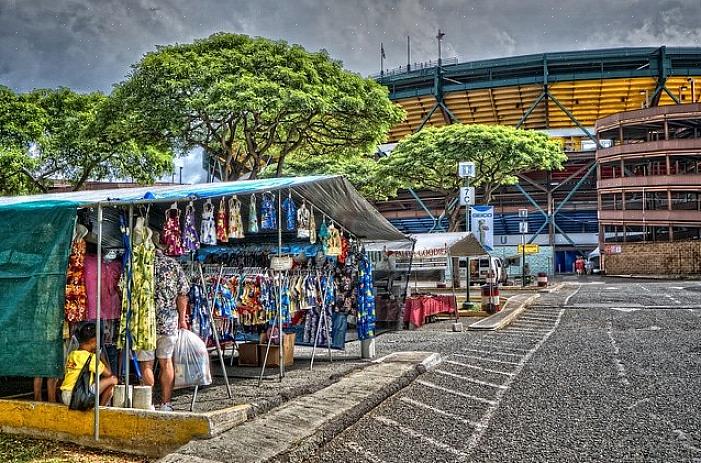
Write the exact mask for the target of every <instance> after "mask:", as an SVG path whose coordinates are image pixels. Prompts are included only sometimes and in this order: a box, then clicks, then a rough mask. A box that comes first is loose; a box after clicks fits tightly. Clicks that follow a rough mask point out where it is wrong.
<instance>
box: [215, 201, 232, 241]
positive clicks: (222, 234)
mask: <svg viewBox="0 0 701 463" xmlns="http://www.w3.org/2000/svg"><path fill="white" fill-rule="evenodd" d="M227 225H228V223H227V220H226V203H225V202H224V197H222V199H221V200H219V209H218V210H217V240H218V241H219V242H220V243H226V242H228V241H229V233H228V230H227Z"/></svg>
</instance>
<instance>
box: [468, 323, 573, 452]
mask: <svg viewBox="0 0 701 463" xmlns="http://www.w3.org/2000/svg"><path fill="white" fill-rule="evenodd" d="M564 312H565V309H561V310H560V313H559V314H558V316H557V320H556V321H555V325H553V327H552V328H551V329H550V331H548V332H547V333H546V334H545V336H543V339H541V340H540V341H539V342H538V343H537V344H536V345H535V346H533V348H532V349H531V350H529V351H528V353H527V354H526V355H525V356H524V357H523V359H521V361H520V362H519V363H518V367H517V368H516V370H514V375H513V376H511V377H509V378H508V379H507V380H506V382H505V383H504V386H506V389H508V388H509V387H510V386H511V384H512V383H513V381H514V379H515V378H516V376H517V375H518V374H519V373H520V372H521V370H523V367H524V365H525V364H526V362H528V360H530V358H531V357H532V356H533V354H534V353H535V352H536V351H537V350H538V349H540V347H541V346H542V345H543V344H544V343H545V341H547V340H548V338H549V337H550V336H552V334H553V333H554V332H555V330H556V329H557V327H558V325H559V324H560V320H562V314H563V313H564ZM506 389H499V390H498V391H497V394H496V398H495V401H494V404H492V405H491V406H490V407H489V409H487V412H486V413H485V414H484V415H483V416H482V419H481V420H480V422H479V426H477V429H475V431H474V432H473V433H472V435H471V436H470V439H469V440H468V444H467V453H468V455H469V454H470V453H472V452H473V451H474V450H475V448H476V447H477V445H478V444H479V442H480V440H481V439H482V436H483V435H484V433H485V432H486V431H487V427H488V426H489V422H490V421H491V420H492V417H493V416H494V413H496V411H497V409H498V408H499V404H500V403H501V400H502V399H503V397H504V393H505V392H506Z"/></svg>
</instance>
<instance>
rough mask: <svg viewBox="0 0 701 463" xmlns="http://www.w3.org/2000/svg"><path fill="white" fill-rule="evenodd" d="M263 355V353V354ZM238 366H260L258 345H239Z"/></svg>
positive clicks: (253, 343) (255, 343)
mask: <svg viewBox="0 0 701 463" xmlns="http://www.w3.org/2000/svg"><path fill="white" fill-rule="evenodd" d="M263 354H265V352H263ZM239 366H240V367H257V366H260V359H259V357H258V343H257V342H245V343H242V344H239Z"/></svg>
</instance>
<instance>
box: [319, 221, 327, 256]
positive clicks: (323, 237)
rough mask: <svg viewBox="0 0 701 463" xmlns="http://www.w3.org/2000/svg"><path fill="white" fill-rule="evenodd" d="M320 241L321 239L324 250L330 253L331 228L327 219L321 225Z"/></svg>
mask: <svg viewBox="0 0 701 463" xmlns="http://www.w3.org/2000/svg"><path fill="white" fill-rule="evenodd" d="M318 236H319V241H321V246H322V248H323V250H324V254H328V253H327V251H328V246H329V243H328V240H329V228H328V227H327V226H326V220H324V221H323V222H321V226H320V227H319V234H318Z"/></svg>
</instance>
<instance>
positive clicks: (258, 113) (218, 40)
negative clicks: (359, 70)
mask: <svg viewBox="0 0 701 463" xmlns="http://www.w3.org/2000/svg"><path fill="white" fill-rule="evenodd" d="M113 95H114V97H115V104H117V105H118V106H119V108H120V111H121V112H123V113H124V114H128V118H127V120H126V122H127V123H128V124H129V126H130V128H131V131H132V133H134V134H138V136H139V137H140V138H141V139H145V140H149V141H156V142H159V143H160V142H167V143H168V145H169V146H171V147H173V148H174V149H177V150H180V151H181V152H185V151H188V150H190V149H193V148H198V147H199V148H202V149H203V150H204V152H205V154H206V155H207V156H209V157H210V158H218V159H220V160H221V161H222V165H223V169H222V172H221V173H220V175H221V177H222V179H223V180H235V179H238V178H240V177H242V176H244V175H249V176H250V177H252V178H255V177H256V176H257V175H258V174H259V172H260V171H261V170H262V169H264V168H265V167H266V166H268V165H274V166H275V169H276V174H281V173H282V172H283V167H284V163H285V160H286V158H287V156H288V155H290V154H293V153H304V154H306V155H320V154H328V153H332V152H335V151H338V150H345V149H355V150H358V151H359V152H368V151H371V150H372V149H374V147H375V146H376V145H377V144H378V143H380V142H382V141H383V140H384V137H385V134H386V133H387V131H388V130H389V128H390V127H391V126H392V125H394V124H395V123H397V122H399V121H400V120H401V119H402V117H403V111H402V110H401V108H399V107H398V106H396V105H394V104H393V103H391V102H390V100H389V98H388V96H387V89H386V88H384V87H383V86H381V85H379V84H378V83H376V82H374V81H373V80H371V79H365V78H362V77H360V76H359V75H357V74H353V73H350V72H347V71H345V70H344V69H343V67H342V65H341V63H339V62H338V61H334V60H332V59H330V57H329V55H328V54H327V53H326V52H325V51H320V52H316V53H311V52H308V51H306V50H305V49H304V48H302V47H301V46H299V45H290V44H288V43H286V42H282V41H271V40H267V39H264V38H252V37H248V36H245V35H237V34H225V33H219V34H215V35H212V36H210V37H209V38H206V39H203V40H197V41H195V42H194V43H189V44H176V45H169V46H162V47H159V48H158V49H157V50H156V51H154V52H152V53H148V54H147V55H146V56H145V57H144V58H143V59H142V60H141V61H140V62H139V63H138V64H136V65H135V66H133V70H132V72H131V74H130V76H129V77H128V78H127V79H126V80H125V81H124V82H122V83H121V84H120V85H118V86H117V88H116V89H115V92H114V93H113Z"/></svg>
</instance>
